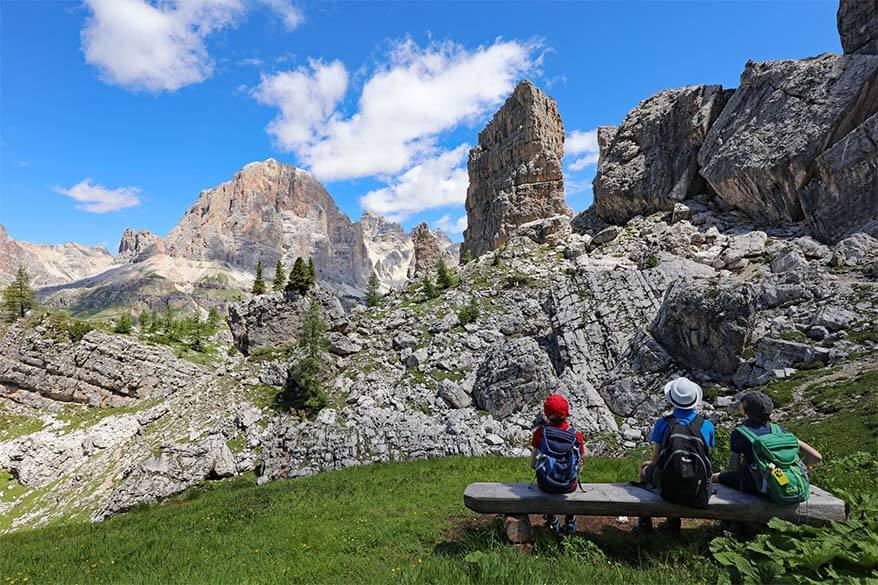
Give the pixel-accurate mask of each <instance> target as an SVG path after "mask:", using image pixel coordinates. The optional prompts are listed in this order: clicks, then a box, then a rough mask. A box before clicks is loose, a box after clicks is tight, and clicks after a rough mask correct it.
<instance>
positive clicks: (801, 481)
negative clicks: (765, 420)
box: [737, 423, 811, 504]
mask: <svg viewBox="0 0 878 585" xmlns="http://www.w3.org/2000/svg"><path fill="white" fill-rule="evenodd" d="M737 430H738V432H739V433H741V434H742V435H743V436H744V438H745V439H747V440H748V441H750V444H751V445H752V446H753V465H751V466H750V472H751V474H753V479H754V481H755V482H756V488H757V489H758V490H759V492H760V493H762V494H764V495H766V496H768V497H769V498H770V499H771V500H772V501H773V502H777V503H778V504H798V503H799V502H804V501H806V500H807V499H808V496H809V495H810V493H811V485H810V483H809V481H808V472H807V471H806V469H805V466H804V464H803V463H802V460H801V459H799V440H798V439H797V438H796V436H795V435H794V434H792V433H787V432H785V431H784V430H783V429H782V428H780V427H779V426H778V425H776V424H774V423H771V432H770V433H767V434H765V435H757V434H755V433H754V432H753V431H751V430H750V429H748V428H747V427H746V426H744V425H739V426H738V427H737Z"/></svg>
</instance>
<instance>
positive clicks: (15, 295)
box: [3, 264, 36, 321]
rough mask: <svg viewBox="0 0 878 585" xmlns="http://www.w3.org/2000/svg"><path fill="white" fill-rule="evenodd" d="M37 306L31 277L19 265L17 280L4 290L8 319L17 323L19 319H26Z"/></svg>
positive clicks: (4, 304) (4, 302)
mask: <svg viewBox="0 0 878 585" xmlns="http://www.w3.org/2000/svg"><path fill="white" fill-rule="evenodd" d="M35 306H36V300H35V298H34V289H32V288H31V286H30V275H29V274H28V273H27V270H25V268H24V266H22V265H21V264H19V266H18V271H17V272H16V273H15V280H13V281H12V282H11V283H9V286H7V287H6V288H5V289H4V290H3V308H4V309H5V310H6V318H7V319H8V320H9V321H15V320H16V319H18V318H19V317H24V316H25V315H26V314H27V312H28V311H29V310H31V309H33V308H34V307H35Z"/></svg>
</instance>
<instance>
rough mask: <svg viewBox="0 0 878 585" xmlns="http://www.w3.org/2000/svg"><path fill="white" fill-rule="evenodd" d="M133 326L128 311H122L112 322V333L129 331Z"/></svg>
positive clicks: (132, 320)
mask: <svg viewBox="0 0 878 585" xmlns="http://www.w3.org/2000/svg"><path fill="white" fill-rule="evenodd" d="M133 326H134V319H132V318H131V314H130V313H122V314H121V315H120V316H119V318H118V319H116V322H115V323H114V324H113V332H114V333H131V328H132V327H133Z"/></svg>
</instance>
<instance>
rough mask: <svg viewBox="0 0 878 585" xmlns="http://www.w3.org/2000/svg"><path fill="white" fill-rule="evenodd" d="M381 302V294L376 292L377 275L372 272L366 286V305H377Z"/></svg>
mask: <svg viewBox="0 0 878 585" xmlns="http://www.w3.org/2000/svg"><path fill="white" fill-rule="evenodd" d="M380 304H381V294H380V293H379V292H378V275H377V274H375V273H374V272H372V276H370V277H369V284H368V285H367V286H366V305H367V306H369V307H377V306H378V305H380Z"/></svg>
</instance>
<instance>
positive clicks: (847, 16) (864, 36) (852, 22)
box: [836, 0, 878, 55]
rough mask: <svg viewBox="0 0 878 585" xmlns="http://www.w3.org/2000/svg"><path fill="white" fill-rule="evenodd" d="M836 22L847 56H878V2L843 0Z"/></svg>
mask: <svg viewBox="0 0 878 585" xmlns="http://www.w3.org/2000/svg"><path fill="white" fill-rule="evenodd" d="M836 20H837V24H838V34H839V36H840V37H841V46H842V48H843V49H844V52H845V54H858V55H878V0H841V1H840V2H839V3H838V13H837V15H836Z"/></svg>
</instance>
